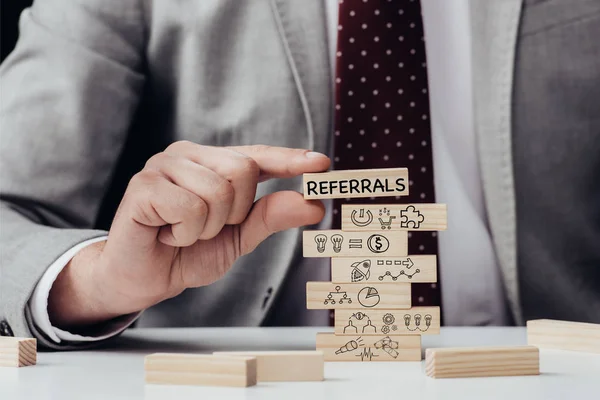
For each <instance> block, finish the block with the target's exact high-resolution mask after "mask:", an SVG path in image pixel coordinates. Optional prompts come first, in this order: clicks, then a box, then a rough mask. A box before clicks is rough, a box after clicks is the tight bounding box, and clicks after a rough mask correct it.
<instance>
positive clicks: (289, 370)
mask: <svg viewBox="0 0 600 400" xmlns="http://www.w3.org/2000/svg"><path fill="white" fill-rule="evenodd" d="M213 354H216V355H225V356H246V357H255V358H256V364H257V380H258V382H306V381H322V380H323V371H324V366H325V364H324V359H323V352H322V351H235V352H229V351H228V352H215V353H213Z"/></svg>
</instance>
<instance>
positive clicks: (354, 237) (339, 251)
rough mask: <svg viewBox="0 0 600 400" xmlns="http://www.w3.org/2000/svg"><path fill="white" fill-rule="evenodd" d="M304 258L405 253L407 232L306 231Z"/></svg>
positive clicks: (303, 241) (401, 254) (406, 251)
mask: <svg viewBox="0 0 600 400" xmlns="http://www.w3.org/2000/svg"><path fill="white" fill-rule="evenodd" d="M302 249H303V253H304V257H343V256H355V257H363V256H373V255H381V256H395V257H398V256H400V257H401V256H406V255H408V233H407V232H381V233H380V232H343V231H338V230H329V231H304V233H303V237H302Z"/></svg>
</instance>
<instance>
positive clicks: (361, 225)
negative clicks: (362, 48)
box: [342, 204, 448, 231]
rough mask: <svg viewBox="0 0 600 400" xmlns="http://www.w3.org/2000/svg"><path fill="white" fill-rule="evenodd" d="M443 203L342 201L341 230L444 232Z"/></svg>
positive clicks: (445, 220)
mask: <svg viewBox="0 0 600 400" xmlns="http://www.w3.org/2000/svg"><path fill="white" fill-rule="evenodd" d="M447 226H448V221H447V207H446V205H445V204H342V230H343V231H376V230H383V231H386V230H391V231H444V230H446V228H447Z"/></svg>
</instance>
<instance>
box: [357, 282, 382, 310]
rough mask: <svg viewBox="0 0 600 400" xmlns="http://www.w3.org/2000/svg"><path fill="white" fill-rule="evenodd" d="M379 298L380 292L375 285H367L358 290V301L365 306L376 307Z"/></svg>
mask: <svg viewBox="0 0 600 400" xmlns="http://www.w3.org/2000/svg"><path fill="white" fill-rule="evenodd" d="M379 300H380V298H379V292H378V291H377V289H375V288H374V287H371V286H366V287H364V288H362V289H361V290H360V292H358V302H359V303H360V304H361V305H362V306H363V307H375V306H376V305H377V304H379Z"/></svg>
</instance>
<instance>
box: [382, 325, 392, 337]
mask: <svg viewBox="0 0 600 400" xmlns="http://www.w3.org/2000/svg"><path fill="white" fill-rule="evenodd" d="M381 333H383V334H386V335H387V334H388V333H390V327H389V326H387V325H384V326H383V327H382V328H381Z"/></svg>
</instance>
